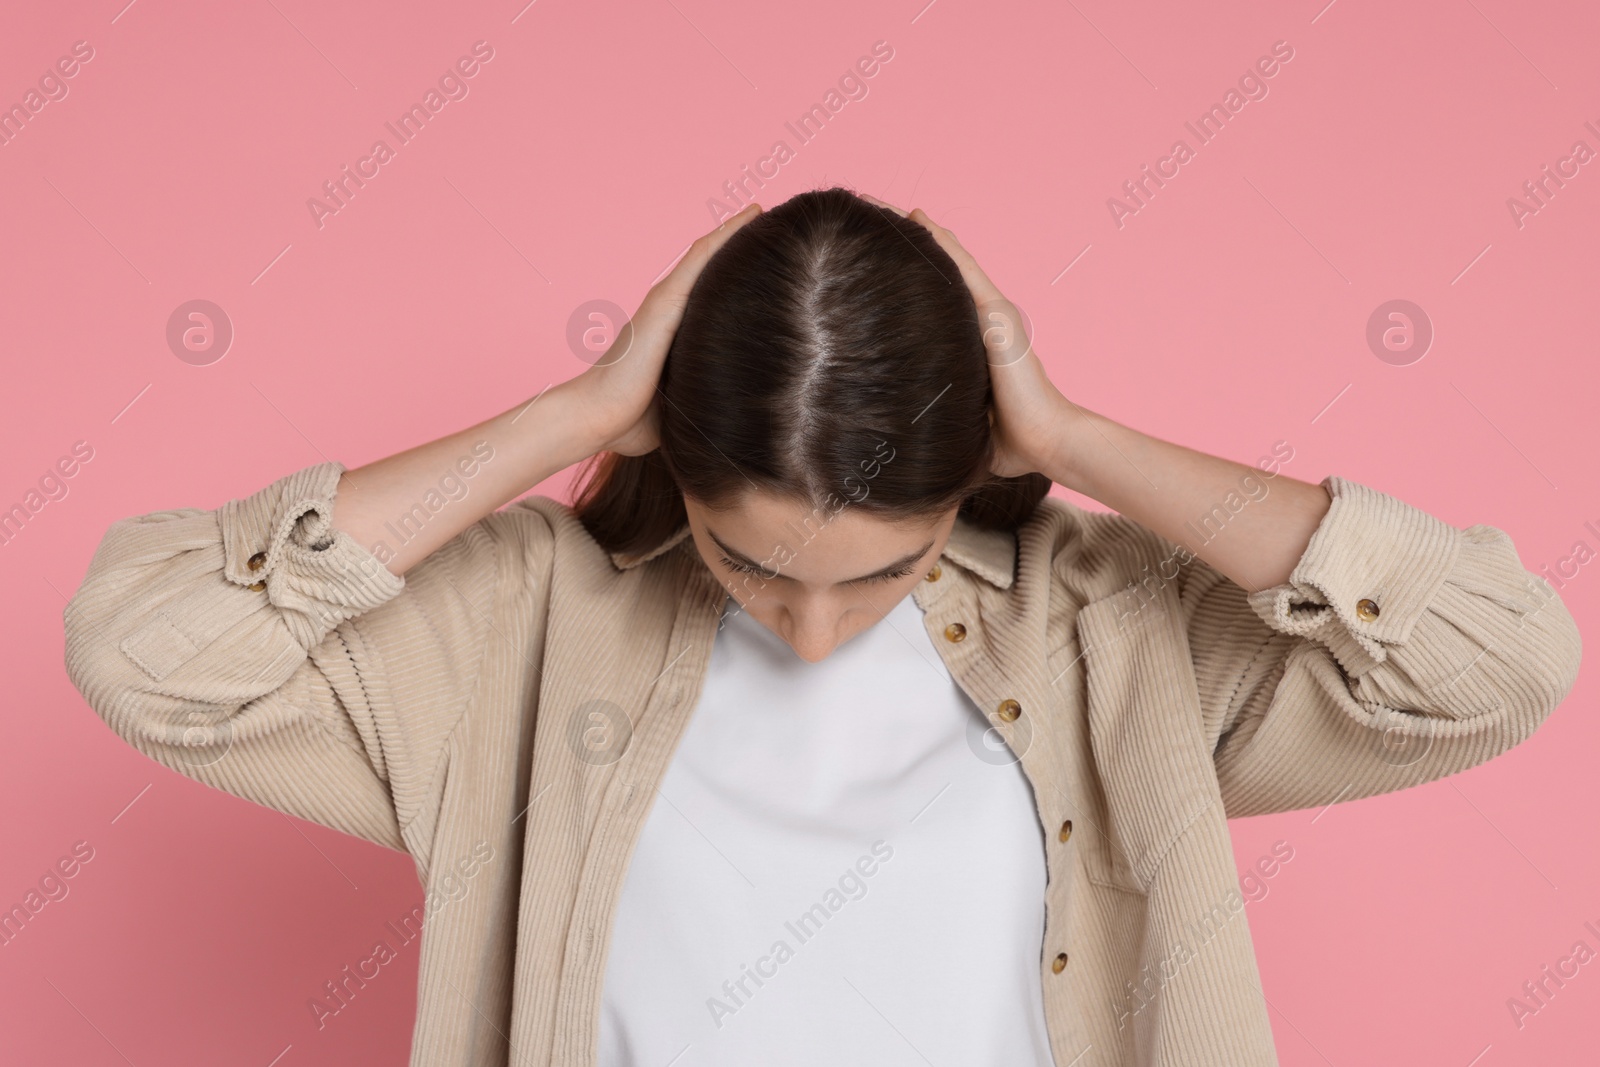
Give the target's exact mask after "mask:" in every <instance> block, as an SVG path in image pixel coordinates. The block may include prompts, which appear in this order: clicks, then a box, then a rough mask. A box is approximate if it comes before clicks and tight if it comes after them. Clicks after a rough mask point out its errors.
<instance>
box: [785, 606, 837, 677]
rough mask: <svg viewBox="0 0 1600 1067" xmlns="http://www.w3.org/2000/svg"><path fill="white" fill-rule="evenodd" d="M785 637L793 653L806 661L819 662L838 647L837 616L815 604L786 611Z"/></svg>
mask: <svg viewBox="0 0 1600 1067" xmlns="http://www.w3.org/2000/svg"><path fill="white" fill-rule="evenodd" d="M787 614H788V627H787V633H786V634H785V639H786V640H787V641H788V642H789V647H790V648H792V649H794V651H795V655H797V656H799V657H800V658H801V659H803V660H805V661H806V662H807V663H820V662H822V661H823V660H825V659H827V658H828V656H829V655H830V654H831V653H832V652H833V650H834V649H835V648H837V647H839V616H838V615H837V614H836V613H835V612H832V611H829V610H827V609H825V608H824V609H819V607H818V606H816V605H811V606H807V607H801V608H798V609H795V608H791V609H790V610H789V611H788V613H787Z"/></svg>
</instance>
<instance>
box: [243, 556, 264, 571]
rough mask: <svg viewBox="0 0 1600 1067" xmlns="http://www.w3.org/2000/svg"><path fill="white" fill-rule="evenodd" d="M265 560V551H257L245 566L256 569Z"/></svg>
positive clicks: (258, 568) (259, 567)
mask: <svg viewBox="0 0 1600 1067" xmlns="http://www.w3.org/2000/svg"><path fill="white" fill-rule="evenodd" d="M266 562H267V554H266V553H265V552H257V553H256V554H255V555H253V556H251V557H250V560H249V562H247V563H246V564H245V566H246V567H249V568H250V569H251V570H253V571H258V570H260V569H261V567H262V565H263V564H264V563H266Z"/></svg>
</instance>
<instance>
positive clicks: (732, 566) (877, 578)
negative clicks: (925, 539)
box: [721, 556, 916, 584]
mask: <svg viewBox="0 0 1600 1067" xmlns="http://www.w3.org/2000/svg"><path fill="white" fill-rule="evenodd" d="M721 559H722V565H723V566H724V567H727V568H728V569H729V570H731V571H737V572H738V573H740V574H754V575H758V576H760V577H762V578H771V577H772V576H771V575H769V574H767V573H766V572H765V571H763V570H761V569H760V568H759V567H747V566H745V565H744V564H742V563H735V562H734V561H733V560H731V559H729V558H728V557H727V556H723V557H721ZM915 569H916V566H915V564H913V565H911V566H907V567H901V568H900V569H899V570H897V571H889V572H887V573H885V574H875V575H873V576H872V577H871V578H863V579H860V581H861V582H863V583H864V584H871V583H873V582H892V581H895V580H896V579H899V578H905V577H907V576H909V575H910V574H911V573H912V572H913V571H914V570H915Z"/></svg>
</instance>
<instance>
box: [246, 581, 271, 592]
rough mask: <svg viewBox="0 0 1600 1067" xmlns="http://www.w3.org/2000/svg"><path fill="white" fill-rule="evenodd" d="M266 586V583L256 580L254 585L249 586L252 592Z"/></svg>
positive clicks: (259, 590)
mask: <svg viewBox="0 0 1600 1067" xmlns="http://www.w3.org/2000/svg"><path fill="white" fill-rule="evenodd" d="M266 587H267V583H266V582H256V583H255V584H254V585H252V586H251V587H250V591H251V592H252V593H259V592H261V590H263V589H265V588H266Z"/></svg>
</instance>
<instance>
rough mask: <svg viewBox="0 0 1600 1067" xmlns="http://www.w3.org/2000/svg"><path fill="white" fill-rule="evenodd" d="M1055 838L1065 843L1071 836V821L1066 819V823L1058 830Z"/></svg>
mask: <svg viewBox="0 0 1600 1067" xmlns="http://www.w3.org/2000/svg"><path fill="white" fill-rule="evenodd" d="M1056 836H1057V837H1059V838H1060V839H1061V840H1063V841H1065V840H1066V839H1067V838H1069V837H1071V836H1072V820H1071V819H1068V820H1067V821H1066V822H1064V823H1062V824H1061V830H1060V832H1059V833H1057V834H1056Z"/></svg>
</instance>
